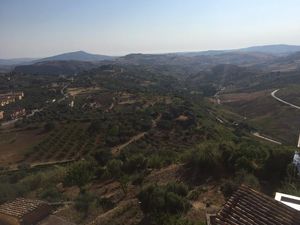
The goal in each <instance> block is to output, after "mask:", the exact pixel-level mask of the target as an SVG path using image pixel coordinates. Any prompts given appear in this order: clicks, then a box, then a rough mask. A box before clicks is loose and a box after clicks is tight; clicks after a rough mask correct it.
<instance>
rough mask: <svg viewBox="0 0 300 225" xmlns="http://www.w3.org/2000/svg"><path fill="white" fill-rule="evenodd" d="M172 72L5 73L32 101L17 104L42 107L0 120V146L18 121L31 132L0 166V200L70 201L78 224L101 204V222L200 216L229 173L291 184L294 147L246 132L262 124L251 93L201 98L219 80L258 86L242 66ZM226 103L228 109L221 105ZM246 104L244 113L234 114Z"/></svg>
mask: <svg viewBox="0 0 300 225" xmlns="http://www.w3.org/2000/svg"><path fill="white" fill-rule="evenodd" d="M149 57H150V56H149ZM194 69H195V68H194ZM184 71H185V68H184V67H176V66H153V67H151V66H145V65H140V66H133V65H126V66H125V65H122V67H121V66H119V65H106V66H102V67H99V68H96V69H93V70H91V71H88V72H83V73H82V74H79V75H77V76H74V77H59V76H53V77H48V76H41V75H37V76H36V77H34V76H32V75H24V78H23V77H20V75H17V74H16V75H14V76H15V80H16V83H15V84H16V85H17V86H18V90H19V89H20V90H24V92H25V96H28V101H30V102H32V105H29V104H27V103H26V102H25V101H24V107H26V109H29V110H31V109H35V108H38V109H41V108H42V110H40V111H39V112H36V113H35V114H34V115H32V116H30V117H28V118H24V119H23V120H20V121H19V122H18V123H17V124H16V128H13V130H12V132H14V133H15V134H16V135H14V136H12V135H10V134H9V133H8V132H6V131H5V130H1V135H3V136H1V137H4V138H5V137H7V138H5V139H7V141H0V144H2V145H3V146H5V148H6V149H5V151H3V152H4V153H3V154H8V153H7V152H10V148H12V147H11V146H12V145H10V143H11V142H15V143H18V140H19V139H18V138H19V136H18V134H20V132H23V133H24V132H25V133H26V132H29V131H35V135H36V136H33V137H32V138H35V137H37V139H38V140H37V141H36V142H32V144H31V145H29V147H26V149H25V150H24V152H26V153H25V154H24V157H21V156H20V157H19V158H18V159H16V160H15V161H14V163H16V162H17V163H18V164H16V165H15V164H13V163H11V165H8V166H7V167H5V168H1V175H0V202H1V203H2V202H5V201H8V200H12V199H14V198H15V197H19V196H24V197H29V198H39V199H45V200H47V201H50V202H60V201H70V202H72V203H73V204H71V206H70V207H69V208H68V209H64V210H65V211H64V212H65V214H66V215H67V217H68V216H70V215H72V216H73V217H71V216H70V220H72V221H74V222H77V223H80V224H85V223H86V222H88V221H92V220H93V219H95V218H96V217H97V216H99V215H102V216H103V217H105V218H102V219H103V220H104V221H107V224H120V223H122V222H120V221H116V218H120V220H123V221H134V222H132V224H145V225H152V224H153V225H154V224H162V225H171V224H172V225H173V224H178V225H183V224H184V225H186V224H187V225H197V224H201V223H202V222H204V220H205V218H203V213H204V212H205V207H204V206H205V205H206V203H208V201H207V199H209V201H211V202H209V204H210V203H211V204H212V205H214V206H217V207H220V206H221V205H222V204H223V203H224V198H225V199H226V198H229V197H230V196H231V195H232V193H233V192H234V191H235V190H236V189H237V188H238V187H239V186H240V185H241V184H245V185H248V186H250V187H252V188H254V189H257V190H261V191H264V192H266V193H268V194H273V192H274V191H277V190H282V191H284V192H286V193H292V194H299V189H300V184H299V178H298V176H297V173H296V172H295V168H294V167H293V165H291V162H292V156H293V153H294V151H295V149H294V148H293V147H289V146H286V145H282V146H279V145H275V144H272V143H266V142H265V141H261V140H257V139H256V138H255V137H253V136H252V134H251V132H253V131H255V130H257V129H259V128H260V126H261V125H264V124H268V121H266V118H264V115H266V112H267V111H268V110H270V109H269V108H268V109H267V108H261V109H257V107H256V106H255V104H256V103H257V102H256V103H255V102H251V104H249V105H247V104H244V103H242V102H240V103H237V102H235V103H233V102H232V103H230V104H228V105H226V106H225V107H224V106H223V105H214V104H212V103H211V101H210V100H211V99H208V98H211V97H212V96H213V95H215V94H216V92H217V91H218V90H219V89H220V86H222V85H229V86H230V87H232V88H233V89H232V90H231V91H235V90H237V89H238V88H241V87H244V88H247V90H248V91H251V90H258V89H259V88H260V87H258V86H255V85H254V84H253V85H252V83H251V84H250V83H249V82H250V81H251V79H252V78H251V79H250V77H251V76H250V75H251V73H252V72H249V71H245V70H244V69H243V68H239V67H234V66H233V67H232V66H229V65H227V66H225V65H222V66H218V67H216V68H213V69H212V71H208V72H203V73H202V72H201V74H196V75H195V74H194V76H191V74H184V75H183V72H184ZM187 71H189V72H191V71H193V69H187ZM195 71H196V72H195ZM195 71H193V73H198V72H199V71H198V70H196V69H195ZM224 73H225V75H224ZM228 74H232V76H229V75H228ZM198 75H199V76H198ZM244 75H245V76H244ZM237 77H238V82H237V83H235V84H233V83H232V82H233V80H234V79H235V78H237ZM71 78H72V79H71ZM215 79H217V80H218V82H219V81H220V82H221V81H222V82H224V83H222V84H221V83H218V82H217V83H214V82H213V81H214V80H215ZM27 80H28V81H27ZM5 82H6V81H5ZM27 82H33V83H34V85H33V86H30V85H29V83H27ZM1 85H2V84H0V86H1ZM6 85H9V83H6ZM66 85H68V87H65V86H66ZM4 86H5V85H4ZM1 87H2V86H1ZM64 87H65V90H62V88H64ZM30 88H32V89H33V90H30ZM67 88H71V90H68V89H67ZM41 89H43V92H42V90H41ZM91 90H92V91H91ZM30 91H32V92H30ZM62 91H64V93H69V95H68V97H66V96H63V95H62ZM30 93H32V94H30ZM33 93H35V94H36V95H37V96H39V95H40V98H38V97H34V96H33ZM71 95H72V96H71ZM54 98H55V99H56V101H52V102H51V100H53V99H54ZM267 100H268V101H269V100H270V99H267ZM267 100H266V101H265V100H259V102H258V103H259V105H258V106H261V105H264V104H265V103H266V102H268V101H267ZM26 101H27V100H26ZM71 101H74V105H73V107H71V105H70V103H71ZM269 103H270V102H269ZM22 104H23V103H22ZM269 106H270V105H269ZM234 107H237V108H239V109H240V111H235V113H233V112H231V111H229V110H230V109H233V108H234ZM276 107H279V106H278V105H276ZM248 109H249V113H250V114H251V115H254V117H253V118H251V119H250V120H248V119H245V118H244V115H243V112H244V110H248ZM259 110H261V111H259ZM266 110H267V111H266ZM258 111H259V112H258ZM254 112H255V113H258V114H259V118H255V115H256V114H254ZM252 113H253V114H252ZM251 115H250V116H251ZM281 115H283V114H278V115H277V116H278V117H279V116H281ZM295 115H297V114H295ZM257 121H264V122H263V123H256V122H257ZM5 132H6V133H5ZM282 136H283V137H284V136H285V134H283V135H282ZM286 136H287V135H286ZM14 168H18V169H19V170H17V171H13V170H12V169H14ZM220 190H221V192H222V193H221V192H220ZM139 202H140V203H139ZM209 204H208V205H209ZM196 207H198V208H196ZM68 210H69V211H68ZM197 212H200V213H198V214H197ZM104 224H105V223H104Z"/></svg>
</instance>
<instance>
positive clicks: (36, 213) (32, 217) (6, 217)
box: [0, 198, 51, 225]
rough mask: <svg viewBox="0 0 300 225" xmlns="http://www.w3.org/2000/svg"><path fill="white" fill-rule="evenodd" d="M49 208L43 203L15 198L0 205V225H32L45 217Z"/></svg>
mask: <svg viewBox="0 0 300 225" xmlns="http://www.w3.org/2000/svg"><path fill="white" fill-rule="evenodd" d="M50 212H51V207H50V206H49V205H48V204H47V203H46V202H43V201H40V200H32V199H25V198H17V199H16V200H14V201H11V202H7V203H4V204H3V205H0V224H1V225H32V224H36V223H37V222H38V221H40V220H42V219H44V218H45V217H47V216H48V215H49V214H50Z"/></svg>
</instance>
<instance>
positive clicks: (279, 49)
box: [171, 45, 300, 56]
mask: <svg viewBox="0 0 300 225" xmlns="http://www.w3.org/2000/svg"><path fill="white" fill-rule="evenodd" d="M299 51H300V46H299V45H262V46H253V47H248V48H240V49H229V50H209V51H200V52H178V53H171V54H176V55H184V56H216V55H220V54H224V53H234V52H243V53H264V54H272V55H278V56H283V55H288V54H291V53H294V52H299Z"/></svg>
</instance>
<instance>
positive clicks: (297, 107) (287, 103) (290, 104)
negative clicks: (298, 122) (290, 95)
mask: <svg viewBox="0 0 300 225" xmlns="http://www.w3.org/2000/svg"><path fill="white" fill-rule="evenodd" d="M278 91H279V89H277V90H275V91H273V92H272V93H271V96H272V97H273V98H275V99H276V100H277V101H279V102H281V103H284V104H286V105H289V106H291V107H293V108H295V109H300V106H297V105H294V104H292V103H289V102H286V101H284V100H282V99H281V98H278V97H277V96H276V95H275V94H276V93H277V92H278Z"/></svg>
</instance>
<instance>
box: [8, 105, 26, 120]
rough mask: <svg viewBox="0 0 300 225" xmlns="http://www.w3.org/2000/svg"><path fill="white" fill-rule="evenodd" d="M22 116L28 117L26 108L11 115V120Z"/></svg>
mask: <svg viewBox="0 0 300 225" xmlns="http://www.w3.org/2000/svg"><path fill="white" fill-rule="evenodd" d="M22 116H26V110H25V109H24V108H23V109H17V110H15V111H14V112H13V113H12V114H10V118H11V119H12V120H15V119H18V118H20V117H22Z"/></svg>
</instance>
